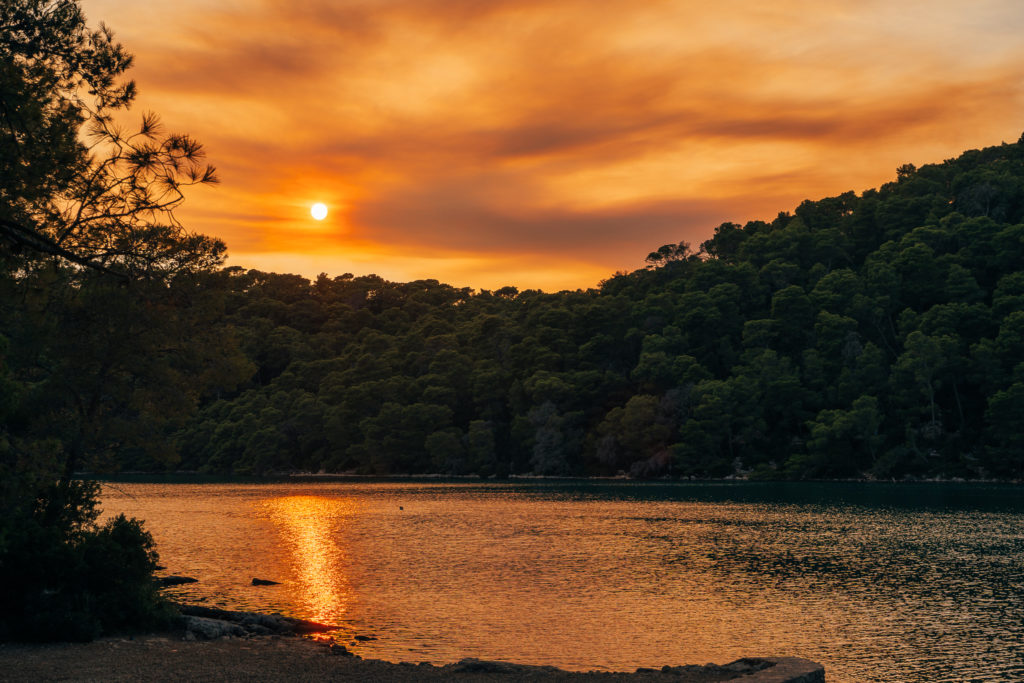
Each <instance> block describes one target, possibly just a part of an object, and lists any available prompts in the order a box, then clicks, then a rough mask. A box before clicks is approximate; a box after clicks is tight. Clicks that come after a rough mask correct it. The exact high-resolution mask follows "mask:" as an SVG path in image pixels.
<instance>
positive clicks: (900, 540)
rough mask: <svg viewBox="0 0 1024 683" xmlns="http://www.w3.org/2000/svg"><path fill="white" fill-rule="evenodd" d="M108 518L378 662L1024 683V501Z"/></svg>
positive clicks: (988, 493) (900, 493)
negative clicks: (714, 665) (759, 660)
mask: <svg viewBox="0 0 1024 683" xmlns="http://www.w3.org/2000/svg"><path fill="white" fill-rule="evenodd" d="M103 502H104V507H105V511H106V513H107V514H115V513H118V512H124V513H126V514H128V515H130V516H135V517H139V518H142V519H145V520H146V526H147V528H148V529H149V530H150V531H151V532H152V533H153V536H154V538H155V540H156V541H157V547H158V550H159V551H160V554H161V561H162V563H163V564H164V565H165V566H166V568H167V573H173V574H184V575H189V576H195V577H197V578H199V579H200V582H199V583H197V584H191V585H189V586H184V587H181V588H179V589H175V590H174V591H173V595H174V596H176V597H178V598H180V599H183V600H187V601H195V602H203V603H206V604H211V605H219V606H225V607H230V608H237V609H255V610H269V611H280V612H282V613H285V614H290V615H293V616H298V617H302V618H307V619H315V620H318V621H325V622H329V623H332V624H337V625H338V626H339V629H338V630H337V631H336V632H335V634H334V635H335V637H336V638H337V639H339V640H341V641H343V642H346V643H354V645H351V648H352V649H354V650H356V651H357V652H358V653H359V654H361V655H362V656H366V657H376V658H382V659H387V660H391V661H432V662H435V663H442V662H449V661H454V660H457V659H460V658H462V657H467V656H473V657H480V658H485V659H504V660H511V661H517V662H522V663H532V664H551V665H555V666H558V667H562V668H566V669H573V670H591V669H596V670H613V671H630V670H633V669H635V668H637V667H639V666H656V667H660V666H662V665H664V664H671V665H677V664H688V663H689V664H693V663H697V664H703V663H707V662H718V663H724V662H727V661H731V660H733V659H737V658H739V657H743V656H756V655H792V656H798V657H806V658H808V659H812V660H815V661H818V662H821V663H823V664H825V666H826V667H827V671H828V679H829V681H832V682H835V681H851V682H852V681H968V680H974V681H987V680H1024V488H1021V487H1018V486H1011V485H983V484H933V483H929V484H915V485H907V484H899V485H895V484H894V485H889V484H846V483H836V484H777V483H745V482H742V483H741V482H737V483H682V484H679V483H671V482H657V483H633V482H603V481H599V482H593V481H572V482H565V481H559V482H551V481H538V482H521V483H462V482H458V483H451V482H430V481H426V482H424V481H402V482H365V481H355V482H352V481H343V482H337V481H336V482H329V481H323V482H321V481H307V482H290V483H273V484H232V483H209V484H190V483H174V484H170V483H159V484H154V483H124V482H121V483H108V484H106V485H105V486H104V495H103ZM253 577H259V578H266V579H273V580H276V581H280V582H281V585H279V586H269V587H253V586H251V585H250V582H251V579H252V578H253ZM357 634H358V635H368V636H372V637H374V638H375V640H370V641H365V642H361V641H356V640H353V636H355V635H357Z"/></svg>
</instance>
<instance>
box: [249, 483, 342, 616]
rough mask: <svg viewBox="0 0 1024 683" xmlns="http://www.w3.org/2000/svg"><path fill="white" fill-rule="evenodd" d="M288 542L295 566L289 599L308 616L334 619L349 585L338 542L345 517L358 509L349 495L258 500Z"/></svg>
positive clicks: (285, 543) (340, 546)
mask: <svg viewBox="0 0 1024 683" xmlns="http://www.w3.org/2000/svg"><path fill="white" fill-rule="evenodd" d="M260 505H261V507H262V508H263V511H264V512H265V513H266V514H267V515H268V516H269V517H270V519H271V520H273V522H274V525H275V526H276V527H277V528H278V530H279V532H280V534H281V541H282V545H283V546H285V547H288V548H289V550H290V551H291V555H292V566H293V567H294V577H295V579H294V580H293V581H290V582H287V584H286V587H287V588H289V589H291V590H293V591H294V596H293V602H295V603H297V604H301V605H303V606H304V607H305V610H304V613H305V614H308V615H309V616H308V617H307V618H309V619H312V620H313V621H319V622H321V623H330V624H338V623H340V622H341V620H342V619H343V618H344V616H345V614H346V612H347V611H348V604H349V601H350V600H351V598H352V589H351V587H350V586H349V583H348V579H347V576H346V569H347V567H348V564H349V558H348V556H347V554H346V552H345V548H344V546H343V544H342V543H341V542H340V534H339V530H340V529H341V528H342V527H343V525H344V524H345V518H346V517H348V516H349V515H351V514H353V513H354V512H355V511H356V509H357V507H358V506H357V503H356V501H355V500H353V499H351V498H325V497H322V496H287V497H283V498H273V499H270V500H266V501H262V503H261V504H260Z"/></svg>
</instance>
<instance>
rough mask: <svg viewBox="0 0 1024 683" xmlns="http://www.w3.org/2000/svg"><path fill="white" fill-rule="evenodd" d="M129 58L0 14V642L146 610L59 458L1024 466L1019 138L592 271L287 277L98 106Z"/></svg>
mask: <svg viewBox="0 0 1024 683" xmlns="http://www.w3.org/2000/svg"><path fill="white" fill-rule="evenodd" d="M130 63H131V57H130V56H129V55H128V54H127V53H126V52H125V51H124V50H123V49H122V48H121V46H120V45H117V44H116V43H114V42H113V41H112V38H111V36H110V34H109V33H108V32H106V31H103V30H101V31H95V32H94V31H91V30H89V29H88V28H87V27H86V25H85V22H84V19H83V17H82V16H81V13H80V11H79V8H78V6H77V3H76V2H73V1H70V0H53V1H44V0H12V1H10V2H5V3H4V4H2V5H0V104H2V105H3V107H2V108H0V112H2V116H0V507H2V509H0V585H2V586H3V587H4V593H3V597H2V598H0V609H2V610H3V616H4V617H5V618H6V622H5V624H3V625H0V637H7V636H10V635H11V634H12V630H11V629H12V628H20V629H22V630H23V631H24V632H25V633H27V634H34V633H37V631H38V630H39V629H44V628H45V627H44V626H43V625H44V624H46V623H47V621H48V620H52V619H63V620H71V621H74V622H75V624H76V626H75V629H74V631H75V632H76V633H80V634H81V636H82V637H90V636H92V635H95V634H97V633H101V632H107V631H110V630H116V629H118V628H122V627H126V626H127V621H131V622H132V623H143V622H145V621H146V620H149V619H154V618H158V617H159V608H158V600H157V599H156V597H155V593H154V589H153V587H152V581H151V578H150V577H151V571H152V567H153V566H154V565H155V554H154V553H153V552H152V548H151V542H150V540H149V538H148V536H147V535H146V534H145V532H144V531H143V530H142V529H141V528H140V527H139V525H138V524H137V523H136V522H134V521H132V520H125V519H118V520H114V521H112V522H110V523H108V524H106V525H104V526H102V527H99V526H97V525H96V523H95V520H96V515H95V502H96V490H95V488H94V487H92V485H90V484H82V483H76V482H75V481H74V480H73V478H72V475H73V474H74V473H75V472H76V471H81V470H83V469H86V470H93V471H97V470H108V471H109V470H117V469H130V470H145V471H166V470H181V469H184V470H201V471H206V472H216V473H237V474H257V475H259V474H265V473H271V472H288V471H297V470H301V471H319V470H326V471H333V472H342V471H354V472H359V473H372V474H393V473H427V472H432V473H447V474H479V475H485V476H487V475H498V476H501V475H508V474H517V473H535V474H541V475H569V474H572V475H610V474H616V473H619V472H628V473H630V474H632V475H633V476H663V475H671V476H697V477H716V476H723V475H732V474H736V473H740V474H751V475H753V476H759V477H779V478H828V477H875V478H900V477H906V476H918V477H920V476H942V477H965V478H990V477H997V478H1010V479H1019V478H1020V477H1021V475H1022V472H1024V363H1022V361H1024V270H1022V269H1021V264H1022V263H1024V139H1022V141H1021V142H1018V143H1016V144H1004V145H1001V146H998V147H992V148H988V149H984V150H980V151H971V152H967V153H965V154H964V155H963V156H961V157H960V158H958V159H953V160H949V161H946V162H945V163H942V164H936V165H928V166H924V167H922V168H920V169H916V168H914V167H913V166H910V165H908V166H904V167H902V168H900V169H899V170H898V175H897V178H896V180H895V181H894V182H891V183H889V184H886V185H884V186H883V187H881V188H879V189H877V190H869V191H866V192H864V193H863V194H860V195H857V194H855V193H853V192H849V193H846V194H843V195H840V196H838V197H832V198H827V199H823V200H820V201H816V202H811V201H807V202H804V203H803V204H801V205H800V206H799V207H797V208H796V210H795V211H794V212H793V213H792V214H790V213H783V214H779V215H778V216H777V217H776V218H774V219H773V220H771V221H766V222H762V221H754V222H751V223H748V224H746V225H743V226H740V225H736V224H732V223H724V224H722V225H721V226H719V227H718V228H717V229H716V230H715V231H714V236H713V237H712V238H711V239H709V240H707V241H706V242H704V243H703V244H702V245H700V246H699V248H697V249H696V250H695V249H693V248H691V247H690V245H687V244H685V243H680V244H674V245H666V246H664V247H662V248H660V249H658V250H657V251H655V252H654V253H652V254H651V255H650V256H649V257H648V262H649V266H648V267H647V268H645V269H642V270H638V271H636V272H633V273H629V274H625V273H623V274H617V275H615V276H613V277H610V278H609V279H608V280H606V281H604V282H602V283H601V284H600V286H599V287H598V288H596V289H592V290H587V291H575V292H560V293H557V294H546V293H543V292H539V291H518V290H517V289H516V288H515V287H504V288H502V289H499V290H496V291H493V292H492V291H480V292H474V291H471V290H469V289H460V288H455V287H451V286H448V285H444V284H441V283H439V282H437V281H434V280H423V281H417V282H410V283H393V282H387V281H384V280H383V279H381V278H379V277H376V276H373V275H368V276H360V277H354V276H352V275H350V274H345V275H341V276H339V277H333V278H332V277H328V276H327V275H321V276H320V277H319V278H317V279H316V280H315V281H312V282H311V281H309V280H306V279H304V278H302V277H299V276H296V275H279V274H273V273H262V272H258V271H245V270H241V269H238V268H227V269H224V268H222V264H223V259H224V254H225V247H224V245H223V244H222V243H220V242H218V241H217V240H213V239H210V238H207V237H204V236H202V235H195V234H192V233H189V232H187V231H186V230H185V229H184V228H183V227H182V226H181V225H180V224H178V223H177V221H176V220H175V219H174V216H173V213H172V212H173V209H174V208H175V207H176V206H177V205H178V204H179V203H180V202H181V201H182V199H183V195H182V191H183V189H184V188H185V187H187V186H189V185H193V184H202V183H210V182H215V181H216V177H215V175H214V173H213V170H212V169H211V168H210V167H208V166H206V165H205V164H204V163H203V161H202V149H201V147H200V146H199V145H198V143H196V142H195V141H194V140H192V139H191V138H189V137H188V136H186V135H176V134H167V133H165V132H164V131H163V130H162V129H161V127H160V124H159V122H158V121H157V120H156V118H155V117H153V116H151V115H146V116H143V117H142V119H141V122H140V124H139V125H138V126H137V127H136V128H134V129H131V130H128V129H121V128H119V127H117V126H116V125H115V124H114V122H113V118H112V114H114V113H116V112H117V111H118V110H123V109H126V108H127V107H128V105H129V104H130V103H131V101H132V99H133V98H134V95H135V89H134V86H133V85H132V84H131V83H130V82H125V81H123V80H121V77H122V76H123V74H124V72H125V71H126V70H127V69H128V67H129V66H130ZM122 600H123V601H128V602H130V603H131V604H128V603H127V602H118V601H122ZM12 615H13V616H12ZM32 619H35V620H37V621H38V624H39V626H38V628H37V626H34V625H33V622H31V620H32ZM19 620H20V621H19ZM126 620H127V621H126ZM11 624H16V626H15V627H12V626H11ZM40 633H41V632H40Z"/></svg>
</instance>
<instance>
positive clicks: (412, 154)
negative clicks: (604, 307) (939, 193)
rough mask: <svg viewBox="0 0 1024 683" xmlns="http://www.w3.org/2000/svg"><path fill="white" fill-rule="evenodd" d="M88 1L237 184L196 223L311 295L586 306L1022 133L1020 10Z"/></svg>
mask: <svg viewBox="0 0 1024 683" xmlns="http://www.w3.org/2000/svg"><path fill="white" fill-rule="evenodd" d="M83 5H84V7H85V9H86V11H87V12H88V14H89V15H90V16H91V17H95V18H96V19H100V18H102V19H104V20H106V21H107V22H108V23H109V24H111V25H112V26H113V27H114V28H115V30H117V31H118V34H119V36H120V37H121V39H122V40H123V41H124V42H125V43H126V45H127V46H128V47H129V48H130V49H131V50H133V51H134V52H135V53H136V55H137V68H136V71H135V77H136V78H137V80H138V82H139V86H140V89H141V92H142V96H141V98H140V102H139V105H140V106H142V107H145V108H151V109H153V110H156V111H159V112H161V113H162V114H163V116H164V119H165V121H166V122H167V123H168V125H169V127H171V128H174V129H176V130H188V131H189V132H191V133H193V134H195V135H196V136H197V137H198V138H199V139H201V140H203V141H205V142H206V143H207V147H208V149H209V152H210V156H211V159H212V160H213V161H214V162H215V163H217V165H218V166H219V167H220V169H221V175H222V178H223V184H222V185H221V186H220V187H219V188H218V189H217V190H215V191H212V192H211V191H206V190H204V191H202V192H197V193H196V194H195V195H194V196H192V197H191V198H190V201H189V203H188V204H187V205H186V206H185V207H184V208H183V209H182V210H181V214H180V217H181V218H182V220H184V221H186V222H187V224H188V225H190V226H191V227H193V228H194V229H196V230H199V231H202V232H206V233H210V234H213V235H217V236H219V237H222V238H224V239H225V240H226V241H227V242H228V245H229V248H230V250H231V253H232V262H234V263H237V264H240V265H246V266H253V267H260V268H264V269H268V270H270V269H276V270H292V271H298V272H302V273H303V274H305V275H307V276H315V275H316V274H317V273H318V272H320V271H326V272H328V273H330V274H336V273H338V272H344V271H351V272H371V271H372V272H377V273H379V274H381V275H384V276H385V277H390V278H393V279H399V280H408V279H417V278H436V279H440V280H447V281H452V282H453V283H455V284H460V285H468V286H474V287H487V288H494V287H498V286H501V285H503V284H516V285H518V286H520V287H543V288H548V289H550V288H562V287H571V288H575V287H586V286H592V285H594V284H595V283H596V282H597V281H598V280H600V279H601V278H602V277H607V276H608V275H610V274H611V273H613V272H614V271H616V270H621V269H631V268H634V267H637V266H639V265H640V264H641V263H642V261H643V257H644V256H645V255H646V254H647V253H648V252H649V251H650V250H651V249H653V248H655V247H657V246H659V245H661V244H664V243H667V242H675V241H678V240H680V239H687V240H689V241H691V242H699V241H701V240H702V239H704V238H706V237H707V236H709V235H710V233H711V231H712V229H713V227H714V226H716V225H718V224H719V223H721V222H722V221H726V220H733V221H743V220H748V219H753V218H768V217H771V216H774V215H775V214H776V213H777V212H778V211H781V210H789V209H792V208H793V207H794V206H795V205H796V204H797V203H798V202H799V201H801V200H802V199H804V198H817V197H820V196H824V195H829V194H836V193H839V192H843V191H845V190H848V189H856V190H861V189H865V188H867V187H870V186H874V185H877V184H879V183H881V182H885V181H887V180H889V179H891V177H892V175H893V173H894V169H895V168H896V166H898V165H899V164H901V163H905V162H908V161H909V162H913V163H917V164H920V163H925V162H929V161H938V160H941V159H943V158H947V157H950V156H953V155H955V154H957V153H958V152H960V151H962V150H963V149H966V148H971V147H979V146H985V145H989V144H996V143H998V142H1000V141H1003V140H1016V139H1017V137H1018V136H1019V135H1020V132H1021V131H1020V129H1021V127H1022V124H1021V121H1022V120H1024V116H1022V114H1024V66H1022V65H1024V44H1021V43H1020V41H1019V38H1018V36H1019V35H1020V31H1021V30H1022V29H1024V25H1022V24H1024V15H1022V13H1021V12H1020V11H1019V6H1018V5H1017V3H1016V0H970V1H968V0H928V1H925V0H908V1H907V2H903V3H886V2H881V0H858V1H854V0H830V1H820V0H819V1H815V2H811V1H810V0H780V1H779V2H775V3H770V4H767V3H760V2H753V1H752V0H723V1H722V2H719V3H716V4H715V5H714V6H713V7H712V6H708V7H704V6H697V5H695V3H692V2H687V1H685V0H654V1H652V2H649V3H639V4H638V3H633V2H628V1H627V0H608V1H607V2H605V3H602V5H601V11H600V12H598V11H597V10H596V9H595V6H594V5H593V3H592V2H585V1H584V0H562V1H560V2H557V3H552V2H547V1H544V2H542V1H541V0H492V1H491V2H485V3H481V2H475V1H472V0H351V1H349V2H336V1H335V0H305V1H302V0H296V2H292V3H287V4H282V3H278V2H271V0H259V1H256V0H253V1H252V2H246V3H231V2H226V1H219V0H209V1H205V0H203V1H201V0H181V1H180V2H179V3H176V4H175V6H174V7H173V8H171V7H170V6H158V5H153V4H151V3H134V2H129V1H128V0H84V2H83ZM314 201H324V202H326V203H328V204H329V205H331V206H332V214H331V217H330V218H329V219H328V221H325V223H324V224H323V225H317V224H313V223H312V222H311V221H310V219H309V218H308V206H309V205H310V204H312V203H313V202H314ZM570 255H571V257H570Z"/></svg>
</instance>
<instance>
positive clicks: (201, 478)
mask: <svg viewBox="0 0 1024 683" xmlns="http://www.w3.org/2000/svg"><path fill="white" fill-rule="evenodd" d="M75 478H77V479H92V480H95V481H99V482H104V481H110V482H125V481H128V482H134V481H137V480H146V479H153V480H159V479H174V478H181V479H183V480H190V481H198V482H201V483H223V484H232V483H238V484H279V483H288V482H295V481H303V480H309V481H339V482H343V481H355V482H380V483H388V482H410V481H412V482H415V481H423V482H432V483H437V482H440V483H444V482H451V483H490V484H500V483H532V482H538V483H567V484H568V483H572V482H583V483H616V484H636V485H643V484H662V485H671V484H739V485H743V484H758V485H764V484H871V485H875V484H878V485H893V484H896V485H914V484H971V485H982V484H989V485H993V484H996V485H1010V486H1013V485H1017V486H1019V485H1024V479H963V478H959V477H953V478H942V477H920V478H915V477H905V478H902V479H750V478H744V477H721V478H701V479H698V478H670V477H662V478H655V479H635V478H632V477H625V476H609V477H552V476H544V475H534V474H513V475H509V476H507V477H493V476H492V477H480V476H477V475H473V474H462V475H453V474H387V475H382V474H356V473H352V472H281V473H276V474H267V475H264V476H253V475H244V474H238V475H236V474H210V473H206V472H197V471H194V470H182V471H176V472H142V471H122V472H116V473H101V472H76V473H75ZM141 483H160V482H157V481H153V482H141Z"/></svg>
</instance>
